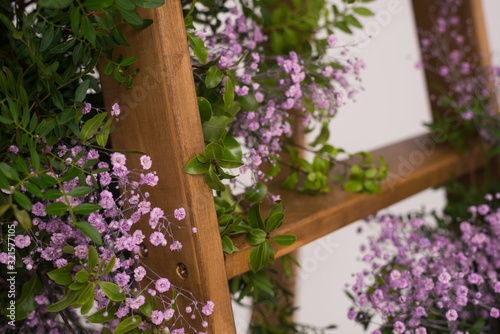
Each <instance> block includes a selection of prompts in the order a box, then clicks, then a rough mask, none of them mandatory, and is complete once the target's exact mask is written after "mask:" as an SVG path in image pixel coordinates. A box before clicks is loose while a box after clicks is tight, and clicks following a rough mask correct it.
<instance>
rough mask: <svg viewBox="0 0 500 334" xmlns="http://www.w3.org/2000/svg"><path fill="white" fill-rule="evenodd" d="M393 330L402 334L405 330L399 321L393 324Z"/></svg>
mask: <svg viewBox="0 0 500 334" xmlns="http://www.w3.org/2000/svg"><path fill="white" fill-rule="evenodd" d="M394 330H395V331H396V332H398V333H404V332H405V330H406V327H405V324H403V323H402V322H401V321H396V322H395V323H394Z"/></svg>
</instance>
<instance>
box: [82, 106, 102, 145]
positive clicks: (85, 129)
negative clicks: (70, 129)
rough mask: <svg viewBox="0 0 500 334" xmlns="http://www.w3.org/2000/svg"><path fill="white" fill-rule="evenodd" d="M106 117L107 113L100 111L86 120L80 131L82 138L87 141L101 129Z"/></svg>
mask: <svg viewBox="0 0 500 334" xmlns="http://www.w3.org/2000/svg"><path fill="white" fill-rule="evenodd" d="M105 118H106V113H100V114H97V115H95V116H94V117H92V118H91V119H89V120H88V121H87V122H85V124H84V125H83V126H82V129H81V131H80V139H81V140H82V141H84V142H85V141H87V140H88V139H89V138H90V137H91V136H92V135H93V134H94V133H95V132H96V131H97V130H98V129H99V127H100V126H101V124H102V122H103V121H104V119H105Z"/></svg>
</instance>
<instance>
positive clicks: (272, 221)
mask: <svg viewBox="0 0 500 334" xmlns="http://www.w3.org/2000/svg"><path fill="white" fill-rule="evenodd" d="M284 217H285V214H284V213H282V212H276V213H274V214H272V215H270V216H269V217H268V218H267V219H266V230H267V232H272V231H274V230H275V229H277V228H278V227H280V226H281V223H282V222H283V218H284Z"/></svg>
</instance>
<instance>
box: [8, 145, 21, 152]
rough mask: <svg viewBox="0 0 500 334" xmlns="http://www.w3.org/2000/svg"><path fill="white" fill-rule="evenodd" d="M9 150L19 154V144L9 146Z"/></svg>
mask: <svg viewBox="0 0 500 334" xmlns="http://www.w3.org/2000/svg"><path fill="white" fill-rule="evenodd" d="M9 152H10V153H14V154H17V152H19V149H18V148H17V146H16V145H10V146H9Z"/></svg>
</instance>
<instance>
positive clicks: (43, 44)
mask: <svg viewBox="0 0 500 334" xmlns="http://www.w3.org/2000/svg"><path fill="white" fill-rule="evenodd" d="M39 3H40V2H39ZM53 39H54V29H52V27H50V28H49V29H47V30H46V31H45V32H44V34H43V36H42V40H41V41H40V52H43V51H45V50H47V48H48V47H49V46H50V43H52V40H53Z"/></svg>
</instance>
